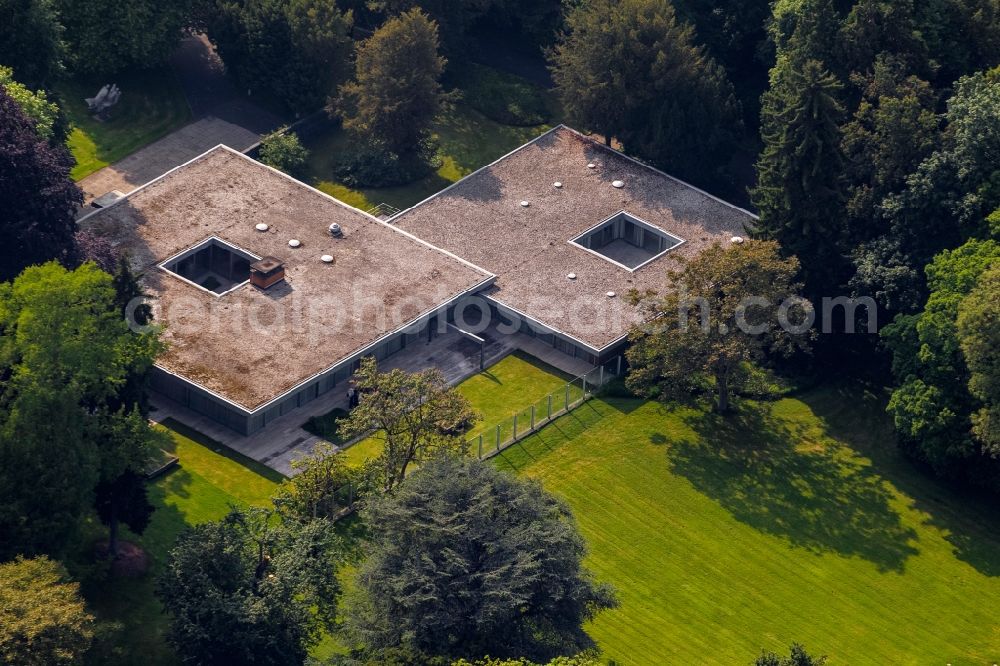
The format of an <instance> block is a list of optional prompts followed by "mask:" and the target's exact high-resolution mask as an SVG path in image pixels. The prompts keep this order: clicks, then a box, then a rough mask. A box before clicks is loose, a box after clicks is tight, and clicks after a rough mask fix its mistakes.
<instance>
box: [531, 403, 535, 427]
mask: <svg viewBox="0 0 1000 666" xmlns="http://www.w3.org/2000/svg"><path fill="white" fill-rule="evenodd" d="M531 429H532V430H534V429H535V406H534V405H532V406H531Z"/></svg>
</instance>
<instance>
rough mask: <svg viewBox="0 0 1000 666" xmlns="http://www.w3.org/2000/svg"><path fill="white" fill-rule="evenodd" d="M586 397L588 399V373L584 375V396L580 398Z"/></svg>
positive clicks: (584, 398)
mask: <svg viewBox="0 0 1000 666" xmlns="http://www.w3.org/2000/svg"><path fill="white" fill-rule="evenodd" d="M586 399H587V375H584V376H583V396H582V397H581V398H580V400H586Z"/></svg>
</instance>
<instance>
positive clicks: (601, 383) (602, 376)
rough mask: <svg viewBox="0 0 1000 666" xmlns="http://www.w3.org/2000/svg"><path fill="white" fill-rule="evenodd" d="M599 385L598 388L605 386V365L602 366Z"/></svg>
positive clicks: (598, 380)
mask: <svg viewBox="0 0 1000 666" xmlns="http://www.w3.org/2000/svg"><path fill="white" fill-rule="evenodd" d="M597 385H598V386H604V365H603V364H602V365H601V372H600V373H599V374H598V379H597Z"/></svg>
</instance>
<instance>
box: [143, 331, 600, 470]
mask: <svg viewBox="0 0 1000 666" xmlns="http://www.w3.org/2000/svg"><path fill="white" fill-rule="evenodd" d="M483 337H485V338H486V339H487V345H486V354H485V366H486V367H489V366H491V365H493V364H494V363H496V362H497V361H499V360H500V359H502V358H503V357H505V356H507V355H508V354H510V353H512V352H514V351H517V350H520V351H523V352H525V353H527V354H529V355H531V356H534V357H535V358H537V359H539V360H541V361H544V362H545V363H548V364H549V365H551V366H553V367H556V368H558V369H560V370H562V371H563V372H566V373H568V374H570V375H572V376H574V377H576V376H579V375H582V374H584V373H586V372H589V371H590V370H592V369H593V366H592V365H590V364H588V363H586V362H585V361H583V360H581V359H578V358H571V357H569V356H566V355H565V354H563V353H562V352H559V351H557V350H556V349H554V348H553V347H551V346H549V345H547V344H545V343H543V342H541V341H539V340H538V339H536V338H533V337H531V336H528V335H524V334H522V333H515V334H514V335H501V334H499V333H496V332H495V331H488V332H487V333H486V334H485V335H484V336H483ZM432 366H433V367H437V368H439V369H440V370H441V371H442V372H443V373H444V375H445V380H446V381H447V382H448V383H449V384H451V385H455V384H458V383H459V382H461V381H463V380H464V379H466V378H468V377H470V376H472V375H474V374H476V373H478V372H479V345H478V344H476V343H474V342H472V341H470V340H468V339H467V338H465V337H463V336H462V335H461V334H459V333H457V332H454V331H450V332H448V333H446V334H444V335H440V336H438V337H436V338H434V340H432V341H431V342H430V343H418V344H416V345H411V346H409V347H407V348H406V349H404V350H402V351H400V352H398V353H396V354H394V355H392V356H390V357H389V358H387V359H385V360H384V361H382V362H381V363H380V368H381V369H383V370H391V369H393V368H400V369H402V370H405V371H407V372H416V371H419V370H423V369H424V368H428V367H432ZM342 388H343V390H341V389H342ZM346 390H347V388H346V385H345V386H343V387H341V386H337V387H335V388H334V389H333V390H332V391H329V392H328V393H325V394H324V395H321V396H319V397H318V398H317V399H315V400H313V401H312V402H309V403H307V404H306V405H303V406H302V407H299V408H298V409H295V410H292V411H291V412H289V413H288V414H285V415H284V416H281V417H278V418H277V419H275V420H273V421H271V422H270V423H269V424H268V425H267V427H266V428H264V430H262V431H260V432H258V433H255V434H253V435H250V436H249V437H246V436H243V435H240V434H238V433H237V432H236V431H234V430H230V429H229V428H227V427H225V426H223V425H221V424H219V423H217V422H216V421H213V420H212V419H209V418H208V417H206V416H203V415H201V414H198V413H197V412H194V411H191V410H190V409H188V408H186V407H184V406H183V405H180V404H179V403H177V402H174V401H173V400H170V399H169V398H167V397H165V396H163V395H161V394H159V393H155V392H154V393H152V395H151V401H152V403H153V405H154V406H155V407H156V411H154V412H153V413H152V414H151V418H152V419H153V420H154V421H162V420H164V419H166V418H173V419H175V420H177V421H180V422H181V423H183V424H185V425H187V426H189V427H191V428H194V429H195V430H198V431H199V432H201V433H203V434H205V435H207V436H208V437H211V438H212V439H214V440H216V441H218V442H220V443H222V444H225V445H226V446H228V447H230V448H232V449H235V450H236V451H239V452H240V453H242V454H243V455H245V456H248V457H250V458H253V459H254V460H256V461H258V462H261V463H263V464H265V465H267V466H268V467H271V468H272V469H274V470H277V471H278V472H281V473H282V474H285V475H289V474H291V471H292V470H291V466H290V464H289V463H290V462H291V461H292V459H293V458H295V457H297V456H300V455H303V454H306V453H309V452H310V451H312V449H313V446H314V445H315V444H316V442H318V441H320V438H319V437H316V436H315V435H312V434H310V433H309V432H307V431H305V430H303V429H302V425H303V424H304V423H305V422H306V421H308V420H309V418H310V417H312V416H320V415H322V414H326V413H327V412H330V411H331V410H333V409H335V408H340V409H345V410H346V409H347V395H346Z"/></svg>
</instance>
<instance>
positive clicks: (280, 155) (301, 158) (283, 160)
mask: <svg viewBox="0 0 1000 666" xmlns="http://www.w3.org/2000/svg"><path fill="white" fill-rule="evenodd" d="M308 159H309V151H308V150H306V149H305V147H304V146H303V145H302V142H301V141H299V135H298V134H296V133H295V132H289V131H288V130H278V131H276V132H272V133H271V134H268V135H267V136H265V137H264V139H263V140H262V141H261V143H260V161H261V162H263V163H264V164H266V165H268V166H270V167H274V168H275V169H278V170H279V171H284V172H285V173H287V174H290V175H292V176H297V175H300V174H301V173H302V169H304V168H305V166H306V161H307V160H308Z"/></svg>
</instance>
